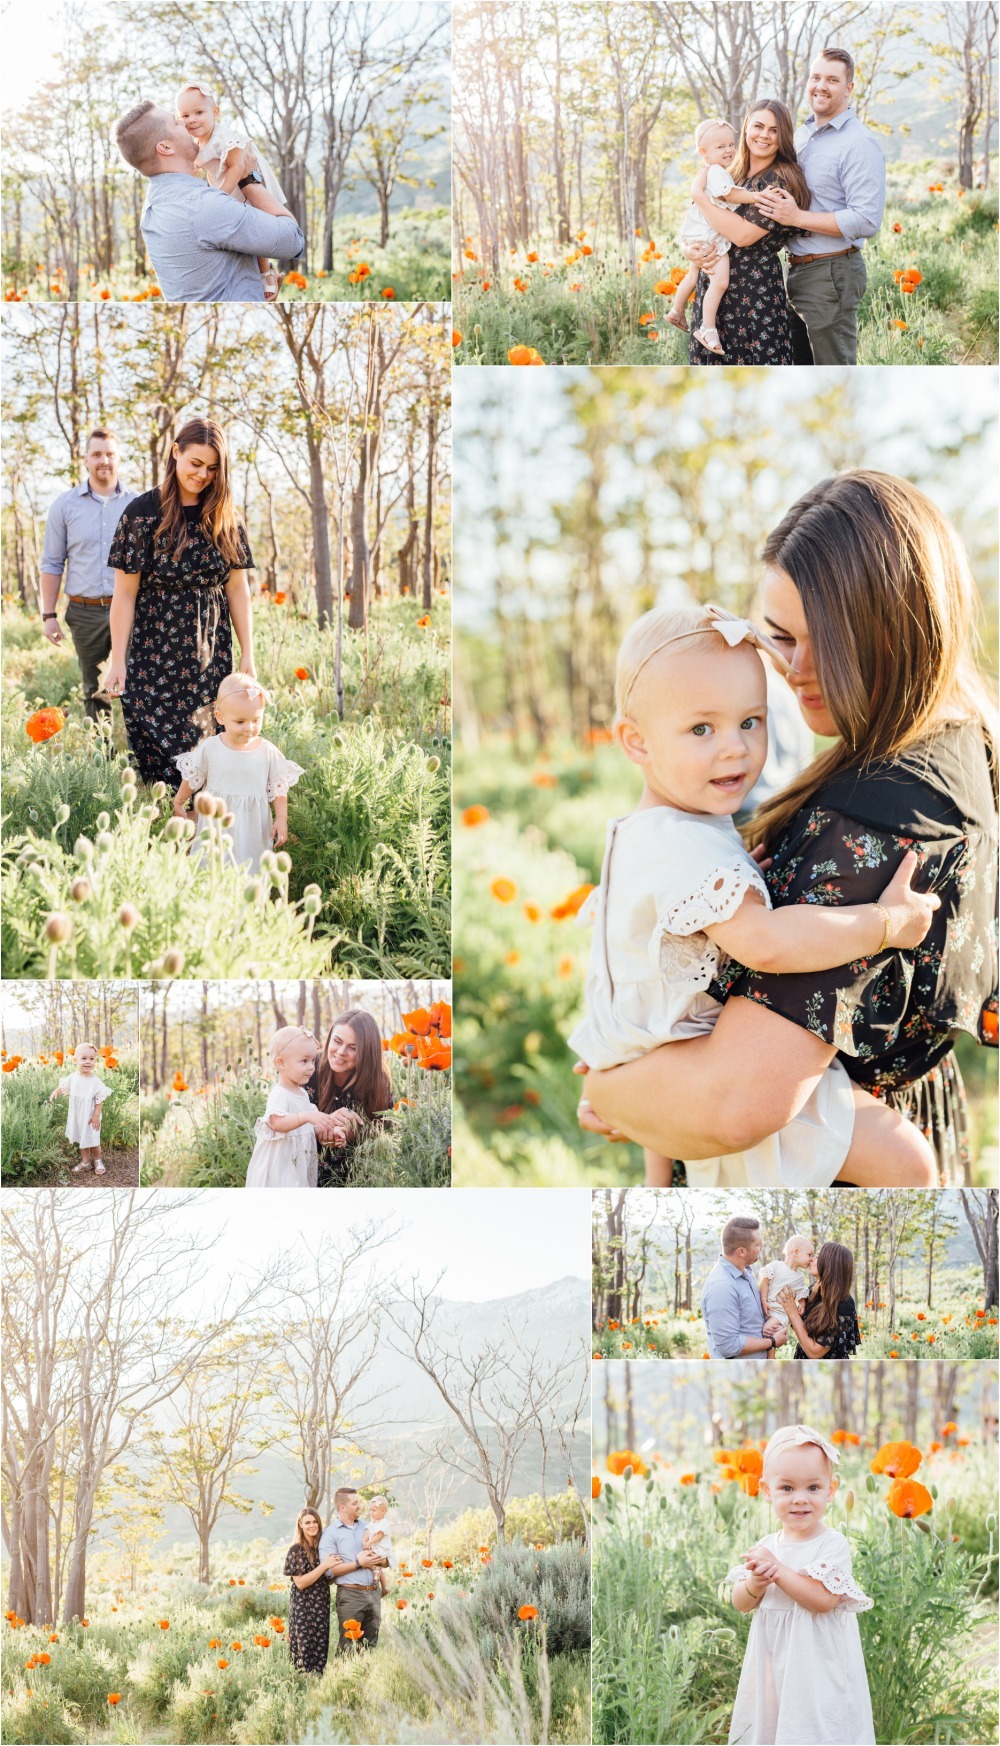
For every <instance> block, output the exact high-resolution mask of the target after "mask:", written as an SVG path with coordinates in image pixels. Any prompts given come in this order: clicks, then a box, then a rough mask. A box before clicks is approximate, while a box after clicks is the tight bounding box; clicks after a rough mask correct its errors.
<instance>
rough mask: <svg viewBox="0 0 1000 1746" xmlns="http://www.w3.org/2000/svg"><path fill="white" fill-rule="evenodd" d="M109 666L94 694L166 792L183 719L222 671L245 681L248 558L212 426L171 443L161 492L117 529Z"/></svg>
mask: <svg viewBox="0 0 1000 1746" xmlns="http://www.w3.org/2000/svg"><path fill="white" fill-rule="evenodd" d="M108 562H109V563H110V564H112V565H113V566H114V571H115V591H114V595H113V597H112V600H111V615H110V616H111V662H110V666H109V668H108V673H107V677H106V679H105V689H106V690H107V691H108V692H109V693H110V694H111V696H113V697H118V696H120V697H121V700H122V714H123V716H124V717H125V732H126V734H127V736H128V744H129V751H130V752H131V754H132V756H133V758H134V759H135V762H136V765H137V767H138V771H139V775H140V776H141V778H142V780H143V781H144V782H150V783H152V782H165V783H166V784H167V787H168V788H169V789H170V791H171V793H172V792H173V791H174V789H175V788H176V787H177V781H178V778H177V765H176V763H175V761H174V760H175V758H176V755H177V753H178V752H188V751H190V750H191V748H192V747H193V746H194V745H196V744H197V742H198V740H199V739H200V738H201V732H202V730H201V729H200V728H199V727H198V726H197V725H196V723H195V722H194V720H193V719H192V718H193V717H194V715H195V713H196V712H197V711H198V710H201V709H204V708H205V706H206V705H212V704H214V702H215V698H216V694H217V692H218V689H219V686H220V684H221V683H222V680H223V679H225V677H226V676H227V674H229V673H231V672H232V667H233V648H232V638H231V635H230V629H229V627H230V621H231V622H232V624H233V625H234V626H235V628H236V635H237V637H238V638H239V643H240V666H239V670H240V672H241V673H247V674H249V675H250V677H251V678H253V677H255V676H256V675H255V671H254V662H253V626H252V618H251V610H250V586H249V582H248V579H247V571H248V570H250V569H252V568H253V557H252V555H251V552H250V547H249V545H248V543H247V536H246V530H245V528H244V527H243V526H242V524H241V522H240V521H239V518H238V516H237V513H236V507H235V505H234V503H233V498H232V493H231V490H230V484H229V452H228V449H227V446H226V439H225V436H224V435H223V433H222V431H221V429H220V428H219V426H218V425H217V424H216V422H215V420H214V419H201V418H192V419H190V420H189V421H188V423H187V424H186V425H185V426H184V427H183V429H182V430H181V431H179V432H178V435H177V440H176V442H175V443H174V445H173V448H172V449H171V451H170V459H169V460H168V462H167V467H166V472H165V474H164V479H163V484H162V485H160V486H157V487H155V488H154V489H153V490H152V491H145V492H143V494H142V495H141V496H140V497H135V498H133V500H132V502H131V503H130V504H129V506H128V508H127V509H126V511H125V513H124V515H123V516H122V518H121V520H120V521H119V523H118V528H117V531H116V533H115V537H114V539H113V541H112V543H111V551H110V552H109V554H108Z"/></svg>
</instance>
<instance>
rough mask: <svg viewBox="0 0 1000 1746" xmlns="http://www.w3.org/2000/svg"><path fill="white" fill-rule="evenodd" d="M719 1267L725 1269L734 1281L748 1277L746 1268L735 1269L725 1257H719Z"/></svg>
mask: <svg viewBox="0 0 1000 1746" xmlns="http://www.w3.org/2000/svg"><path fill="white" fill-rule="evenodd" d="M719 1266H720V1267H722V1268H724V1270H725V1271H726V1272H727V1273H728V1274H729V1275H730V1276H731V1277H732V1278H733V1279H743V1278H745V1277H746V1268H745V1267H734V1266H733V1263H732V1262H731V1261H728V1260H727V1259H726V1257H725V1255H720V1256H719Z"/></svg>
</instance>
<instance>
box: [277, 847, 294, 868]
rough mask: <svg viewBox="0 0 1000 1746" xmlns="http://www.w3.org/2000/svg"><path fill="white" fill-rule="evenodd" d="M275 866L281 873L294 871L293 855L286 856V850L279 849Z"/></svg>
mask: <svg viewBox="0 0 1000 1746" xmlns="http://www.w3.org/2000/svg"><path fill="white" fill-rule="evenodd" d="M274 864H275V866H276V867H277V869H278V872H279V873H290V872H291V870H292V857H291V855H286V853H285V851H284V849H279V850H278V853H277V854H276V855H275V857H274Z"/></svg>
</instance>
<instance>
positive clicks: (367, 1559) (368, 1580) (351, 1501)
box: [319, 1485, 389, 1655]
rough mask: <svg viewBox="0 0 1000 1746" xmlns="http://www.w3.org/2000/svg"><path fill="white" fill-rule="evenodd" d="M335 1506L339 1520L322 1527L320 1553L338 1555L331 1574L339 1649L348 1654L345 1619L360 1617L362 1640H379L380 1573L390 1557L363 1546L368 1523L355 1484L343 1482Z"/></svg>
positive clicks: (322, 1555) (335, 1498) (373, 1642)
mask: <svg viewBox="0 0 1000 1746" xmlns="http://www.w3.org/2000/svg"><path fill="white" fill-rule="evenodd" d="M333 1507H334V1509H335V1510H336V1512H337V1520H336V1521H335V1522H331V1523H330V1525H329V1527H328V1528H324V1529H323V1532H322V1534H321V1535H320V1542H319V1555H320V1559H321V1560H322V1559H323V1558H327V1557H329V1555H330V1553H331V1552H332V1553H333V1554H334V1555H335V1558H336V1562H335V1563H334V1565H333V1567H332V1575H333V1581H334V1585H335V1587H336V1591H337V1623H338V1625H339V1627H340V1638H339V1641H338V1644H337V1653H338V1655H346V1654H347V1653H348V1652H349V1650H350V1649H351V1647H352V1644H351V1639H350V1638H349V1637H347V1636H345V1634H344V1623H345V1621H346V1620H347V1619H357V1621H358V1624H359V1625H360V1626H361V1628H362V1637H363V1641H364V1642H365V1643H367V1644H368V1645H369V1646H370V1647H371V1648H374V1647H375V1644H376V1643H377V1642H378V1630H379V1625H380V1624H381V1622H382V1590H381V1585H380V1581H379V1577H378V1574H377V1573H378V1571H379V1570H380V1569H382V1568H384V1567H385V1566H387V1565H388V1563H389V1560H388V1558H387V1557H385V1555H384V1554H383V1553H381V1552H379V1551H378V1550H375V1551H373V1552H366V1551H365V1549H364V1541H365V1534H366V1532H367V1530H368V1526H369V1524H368V1523H367V1522H362V1521H359V1520H358V1518H359V1516H360V1515H361V1499H360V1498H359V1496H358V1494H357V1492H356V1491H355V1489H354V1487H353V1486H350V1485H343V1486H341V1487H340V1489H339V1491H336V1492H334V1495H333Z"/></svg>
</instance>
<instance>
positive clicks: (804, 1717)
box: [726, 1425, 875, 1746]
mask: <svg viewBox="0 0 1000 1746" xmlns="http://www.w3.org/2000/svg"><path fill="white" fill-rule="evenodd" d="M838 1461H839V1456H838V1454H837V1451H836V1449H835V1448H834V1447H833V1445H832V1444H831V1443H828V1442H827V1440H826V1438H825V1437H821V1436H820V1435H819V1433H818V1432H817V1431H812V1430H810V1429H809V1426H808V1425H783V1426H782V1427H781V1429H780V1430H778V1431H775V1433H774V1435H773V1437H772V1438H771V1440H770V1442H769V1443H768V1445H767V1447H766V1449H765V1450H764V1471H763V1475H762V1477H761V1485H760V1489H761V1491H762V1492H763V1494H764V1496H765V1497H766V1498H767V1499H768V1501H769V1502H770V1504H771V1505H772V1507H773V1509H774V1513H775V1515H776V1516H777V1518H778V1521H779V1522H780V1523H781V1527H780V1529H779V1530H778V1532H777V1533H776V1534H765V1535H764V1538H763V1539H762V1540H760V1541H758V1543H757V1545H756V1546H753V1547H751V1549H750V1551H749V1552H748V1553H747V1555H746V1557H745V1558H744V1560H743V1563H742V1564H738V1565H737V1566H736V1568H735V1569H733V1570H730V1571H729V1573H728V1575H727V1576H726V1581H727V1582H729V1583H732V1584H734V1587H733V1606H734V1607H735V1608H736V1611H737V1612H738V1613H753V1614H754V1619H753V1623H752V1624H751V1626H750V1636H749V1638H748V1640H747V1648H746V1655H745V1656H744V1659H743V1670H742V1672H741V1674H740V1683H739V1688H738V1690H737V1693H736V1704H735V1706H734V1709H733V1720H732V1724H731V1726H730V1729H729V1746H772V1743H774V1742H777V1741H794V1742H795V1743H796V1746H844V1742H845V1741H848V1740H849V1741H851V1742H852V1746H874V1740H875V1725H874V1722H873V1720H872V1706H871V1698H870V1696H869V1692H868V1676H867V1674H866V1672H865V1657H864V1652H863V1650H862V1647H861V1633H860V1631H859V1629H858V1621H857V1618H856V1617H855V1615H856V1614H857V1613H865V1612H867V1611H868V1609H869V1608H870V1607H871V1605H872V1602H871V1601H870V1600H869V1598H868V1596H867V1595H866V1594H864V1593H863V1592H862V1590H861V1589H860V1588H859V1587H858V1585H857V1583H856V1582H855V1581H854V1579H853V1577H852V1575H851V1549H850V1546H849V1545H848V1543H847V1541H846V1539H845V1538H844V1536H843V1534H840V1533H838V1532H837V1530H836V1529H835V1528H827V1527H824V1525H823V1517H824V1515H825V1514H826V1511H827V1510H828V1508H829V1506H830V1502H831V1500H832V1498H833V1494H834V1492H835V1491H836V1489H837V1482H836V1479H835V1478H834V1468H835V1467H836V1466H837V1464H838Z"/></svg>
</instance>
